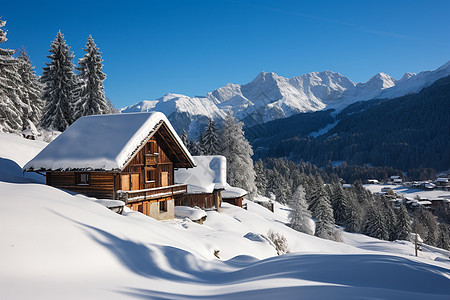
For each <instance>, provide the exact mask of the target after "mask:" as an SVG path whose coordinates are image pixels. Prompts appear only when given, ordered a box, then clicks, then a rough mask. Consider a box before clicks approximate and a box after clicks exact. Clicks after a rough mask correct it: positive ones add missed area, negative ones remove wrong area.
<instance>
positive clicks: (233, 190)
mask: <svg viewBox="0 0 450 300" xmlns="http://www.w3.org/2000/svg"><path fill="white" fill-rule="evenodd" d="M246 195H247V191H246V190H244V189H241V188H238V187H234V186H230V185H229V184H227V187H226V188H225V190H223V191H222V200H223V202H227V203H230V204H233V205H236V206H239V207H242V200H243V199H244V197H245V196H246Z"/></svg>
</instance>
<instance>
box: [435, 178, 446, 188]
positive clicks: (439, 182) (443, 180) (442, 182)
mask: <svg viewBox="0 0 450 300" xmlns="http://www.w3.org/2000/svg"><path fill="white" fill-rule="evenodd" d="M447 185H448V178H445V177H439V178H438V179H436V186H441V187H442V186H443V187H446V186H447Z"/></svg>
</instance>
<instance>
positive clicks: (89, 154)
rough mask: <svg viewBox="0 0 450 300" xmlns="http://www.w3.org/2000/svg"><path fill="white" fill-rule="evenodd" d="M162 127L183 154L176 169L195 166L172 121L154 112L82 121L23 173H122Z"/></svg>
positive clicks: (47, 149) (178, 156)
mask: <svg viewBox="0 0 450 300" xmlns="http://www.w3.org/2000/svg"><path fill="white" fill-rule="evenodd" d="M160 128H161V129H163V130H164V132H165V133H166V134H167V136H168V138H169V139H171V141H172V142H173V143H174V144H175V145H176V146H177V147H174V148H176V149H175V150H174V151H178V152H179V153H178V154H180V155H176V157H177V159H178V160H179V161H177V162H174V166H175V167H177V165H181V166H186V167H187V166H189V167H193V166H194V163H193V159H192V157H191V155H190V154H189V151H188V150H187V149H186V147H185V146H184V144H183V142H182V141H181V139H180V138H179V136H178V135H177V133H176V132H175V130H174V129H173V127H172V125H171V124H170V122H169V120H167V118H166V116H165V115H164V114H162V113H160V112H152V113H133V114H112V115H94V116H86V117H82V118H79V119H78V120H77V121H76V122H74V123H73V124H72V125H71V126H70V127H69V128H67V129H66V130H65V131H64V132H63V133H62V134H61V135H60V136H58V137H57V138H56V139H55V140H54V141H53V142H51V143H50V144H49V145H48V146H47V147H45V148H44V149H43V150H42V151H41V152H40V153H39V154H38V155H36V157H34V158H33V159H32V160H31V161H29V162H28V163H27V164H26V165H25V166H24V171H40V170H41V171H56V170H61V171H62V170H102V171H119V170H122V169H123V168H124V167H125V166H126V165H127V164H128V162H129V161H130V159H131V158H132V157H133V156H134V155H135V154H136V153H137V152H138V150H139V149H140V147H141V146H143V145H144V144H145V142H146V141H147V140H148V139H149V138H151V137H152V136H153V134H155V132H156V131H157V130H159V129H160Z"/></svg>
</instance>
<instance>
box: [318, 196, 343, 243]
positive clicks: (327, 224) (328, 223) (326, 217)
mask: <svg viewBox="0 0 450 300" xmlns="http://www.w3.org/2000/svg"><path fill="white" fill-rule="evenodd" d="M312 215H313V218H314V219H315V221H316V232H315V233H314V235H315V236H317V237H320V238H323V239H328V240H333V241H340V240H341V236H340V233H339V232H338V231H337V230H336V228H335V227H334V217H333V208H332V206H331V203H330V199H328V196H326V195H322V196H320V198H319V199H318V200H317V206H316V209H315V210H314V211H313V212H312Z"/></svg>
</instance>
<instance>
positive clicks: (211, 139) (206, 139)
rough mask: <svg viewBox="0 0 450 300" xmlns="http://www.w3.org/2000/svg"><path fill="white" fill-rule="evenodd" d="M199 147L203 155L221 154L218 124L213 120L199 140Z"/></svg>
mask: <svg viewBox="0 0 450 300" xmlns="http://www.w3.org/2000/svg"><path fill="white" fill-rule="evenodd" d="M199 147H200V149H201V152H202V153H203V155H217V154H218V153H219V152H220V142H219V136H218V133H217V127H216V123H215V122H214V121H213V120H211V119H210V120H209V123H208V126H206V128H205V131H204V132H203V134H202V135H201V136H200V138H199Z"/></svg>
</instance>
